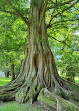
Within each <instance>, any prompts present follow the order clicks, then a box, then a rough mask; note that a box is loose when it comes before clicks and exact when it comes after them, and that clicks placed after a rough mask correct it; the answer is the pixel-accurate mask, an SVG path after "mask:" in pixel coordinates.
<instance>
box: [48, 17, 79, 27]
mask: <svg viewBox="0 0 79 111" xmlns="http://www.w3.org/2000/svg"><path fill="white" fill-rule="evenodd" d="M76 20H79V19H74V20H73V19H70V20H61V21H58V22H54V23H52V24H51V25H50V27H52V25H54V24H58V23H61V22H69V21H76ZM50 27H48V26H47V28H50Z"/></svg>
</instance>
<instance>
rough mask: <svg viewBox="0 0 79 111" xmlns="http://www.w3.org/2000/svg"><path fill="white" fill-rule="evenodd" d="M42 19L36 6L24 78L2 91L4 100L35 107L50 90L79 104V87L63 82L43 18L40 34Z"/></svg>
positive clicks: (22, 75)
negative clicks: (28, 103) (40, 95)
mask: <svg viewBox="0 0 79 111" xmlns="http://www.w3.org/2000/svg"><path fill="white" fill-rule="evenodd" d="M40 15H41V12H39V10H38V6H37V5H33V6H32V7H31V14H30V18H29V20H31V23H30V25H29V27H28V37H27V47H26V55H25V59H24V61H23V64H22V71H21V74H20V75H19V76H18V77H17V79H16V80H14V81H12V82H11V83H9V85H7V86H5V87H3V89H2V87H0V89H1V90H0V99H1V100H3V101H8V100H16V101H18V102H19V103H25V102H27V101H30V102H31V103H32V102H34V101H36V100H37V97H38V96H39V93H40V91H41V89H42V88H47V89H48V90H49V91H51V92H52V93H55V94H57V95H59V96H61V97H62V98H64V99H67V100H71V99H74V100H76V101H79V98H78V97H79V92H78V91H79V86H78V85H75V84H73V83H69V82H67V81H65V80H62V79H61V78H60V77H59V75H58V72H57V69H56V65H55V61H54V57H53V54H52V52H51V50H50V47H49V43H48V37H47V29H46V25H45V18H43V22H42V25H41V28H40V30H39V29H38V27H39V22H40V19H41V18H40ZM38 30H39V31H38Z"/></svg>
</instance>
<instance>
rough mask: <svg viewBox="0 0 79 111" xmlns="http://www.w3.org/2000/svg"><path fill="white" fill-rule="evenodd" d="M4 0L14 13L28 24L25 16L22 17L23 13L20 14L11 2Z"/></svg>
mask: <svg viewBox="0 0 79 111" xmlns="http://www.w3.org/2000/svg"><path fill="white" fill-rule="evenodd" d="M4 1H5V3H6V4H8V5H9V6H10V7H11V8H12V9H13V10H14V11H15V12H16V15H17V16H18V17H21V18H22V20H23V21H24V22H25V23H26V24H27V25H29V22H28V21H27V20H28V18H27V17H23V15H22V14H21V13H20V12H19V11H18V10H17V9H16V8H15V7H13V6H12V4H11V3H10V2H9V1H8V0H4Z"/></svg>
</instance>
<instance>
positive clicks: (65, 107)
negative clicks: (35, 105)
mask: <svg viewBox="0 0 79 111" xmlns="http://www.w3.org/2000/svg"><path fill="white" fill-rule="evenodd" d="M38 101H39V102H40V103H41V104H43V105H45V106H47V107H48V108H49V110H50V111H52V110H53V111H79V107H77V106H76V105H74V104H73V103H71V102H69V101H67V100H64V99H63V98H61V97H59V96H57V95H56V94H53V93H51V92H49V91H48V90H47V89H46V88H45V89H42V90H41V92H40V94H39V96H38Z"/></svg>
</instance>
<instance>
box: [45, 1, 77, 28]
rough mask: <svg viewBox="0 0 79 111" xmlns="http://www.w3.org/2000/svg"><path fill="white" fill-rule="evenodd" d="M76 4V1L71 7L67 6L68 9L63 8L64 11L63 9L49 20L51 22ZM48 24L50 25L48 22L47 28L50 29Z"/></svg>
mask: <svg viewBox="0 0 79 111" xmlns="http://www.w3.org/2000/svg"><path fill="white" fill-rule="evenodd" d="M76 3H77V1H76V2H75V3H73V4H72V5H71V6H69V7H67V8H65V9H63V10H62V11H61V12H58V13H57V14H55V15H53V16H52V18H51V21H52V20H53V18H55V17H56V16H57V15H60V14H62V13H63V12H64V11H66V10H68V9H70V8H71V7H73V6H74V5H75V4H76ZM50 24H51V23H50V22H49V24H48V26H47V28H50V27H51V25H50Z"/></svg>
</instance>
